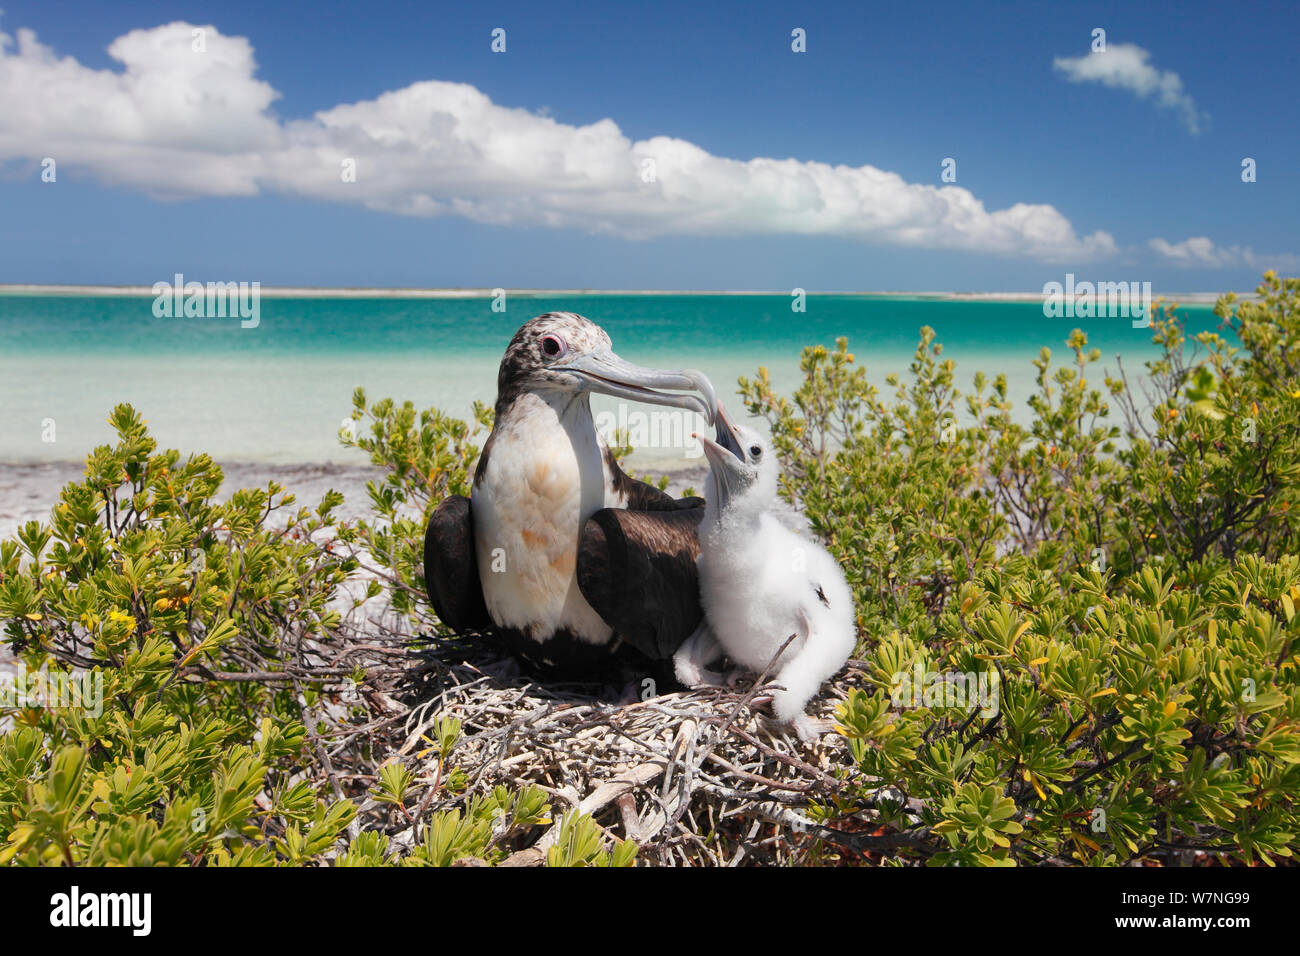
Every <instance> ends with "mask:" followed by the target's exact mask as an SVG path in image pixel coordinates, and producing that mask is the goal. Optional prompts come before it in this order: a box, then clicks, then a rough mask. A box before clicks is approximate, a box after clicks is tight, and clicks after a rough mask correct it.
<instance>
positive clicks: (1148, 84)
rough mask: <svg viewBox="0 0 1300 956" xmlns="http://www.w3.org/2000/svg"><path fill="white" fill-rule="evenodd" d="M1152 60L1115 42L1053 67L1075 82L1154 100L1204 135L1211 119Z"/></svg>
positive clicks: (1189, 128) (1064, 59) (1190, 129)
mask: <svg viewBox="0 0 1300 956" xmlns="http://www.w3.org/2000/svg"><path fill="white" fill-rule="evenodd" d="M1150 60H1151V54H1150V53H1149V52H1148V51H1146V50H1144V49H1142V47H1140V46H1136V45H1134V44H1132V43H1112V44H1110V45H1109V46H1107V48H1106V50H1105V51H1104V52H1100V53H1086V54H1084V55H1083V56H1076V57H1057V58H1056V59H1055V60H1053V61H1052V66H1053V68H1054V69H1056V70H1057V71H1058V72H1060V73H1064V74H1065V76H1066V78H1067V79H1068V80H1069V81H1070V82H1072V83H1101V84H1104V85H1105V86H1110V87H1114V88H1116V89H1122V90H1129V91H1130V92H1132V93H1134V94H1136V95H1137V96H1138V97H1139V98H1140V99H1149V100H1154V101H1155V103H1156V105H1157V106H1159V107H1161V108H1162V109H1168V110H1173V111H1174V112H1176V113H1178V115H1179V118H1180V119H1181V120H1182V123H1183V125H1184V126H1185V127H1187V131H1188V132H1189V133H1192V134H1197V133H1200V132H1201V129H1202V128H1203V127H1204V126H1205V125H1207V123H1208V121H1209V116H1208V115H1207V114H1204V113H1202V112H1201V111H1200V110H1199V109H1198V108H1197V106H1196V101H1195V100H1193V99H1192V97H1191V96H1190V95H1189V94H1188V93H1187V91H1186V90H1185V89H1183V80H1182V77H1180V76H1179V75H1178V74H1177V73H1175V72H1173V71H1172V70H1158V69H1156V68H1155V67H1154V66H1152V65H1151V62H1150Z"/></svg>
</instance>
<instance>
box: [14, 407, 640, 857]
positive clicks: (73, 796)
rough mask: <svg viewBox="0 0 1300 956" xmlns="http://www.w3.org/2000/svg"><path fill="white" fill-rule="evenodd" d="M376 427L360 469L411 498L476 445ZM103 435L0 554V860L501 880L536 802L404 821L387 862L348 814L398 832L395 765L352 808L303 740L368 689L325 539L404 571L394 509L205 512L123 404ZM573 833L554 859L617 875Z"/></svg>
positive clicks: (279, 501)
mask: <svg viewBox="0 0 1300 956" xmlns="http://www.w3.org/2000/svg"><path fill="white" fill-rule="evenodd" d="M380 415H381V420H380V422H379V423H378V424H377V426H376V427H377V428H378V429H379V433H378V434H377V435H376V436H375V438H374V440H373V444H372V445H371V449H372V453H373V454H374V455H375V456H376V457H377V458H380V459H382V460H383V461H385V462H387V463H389V465H390V467H392V468H393V470H394V472H395V473H397V474H399V475H401V476H402V477H403V478H404V479H405V478H406V477H408V476H409V475H410V474H412V473H413V471H414V470H416V469H419V470H420V472H421V474H422V476H423V477H424V478H426V479H428V480H429V485H428V487H429V494H430V495H437V494H440V493H441V489H440V488H437V487H435V486H434V482H435V481H436V480H437V479H438V476H448V475H455V476H458V477H457V478H454V479H447V481H444V485H443V486H442V487H443V488H445V487H448V484H447V482H448V481H453V480H460V481H463V477H464V468H465V467H467V464H466V463H467V462H470V461H472V460H473V457H474V455H475V454H476V450H473V449H471V448H469V446H467V445H465V444H463V443H460V444H453V445H452V447H451V448H450V450H449V449H448V448H447V447H443V446H441V445H440V441H441V438H442V437H443V433H442V431H441V429H443V428H444V427H447V428H448V429H449V430H450V431H451V432H453V433H455V434H460V435H462V438H463V437H464V433H463V429H464V428H465V426H464V425H463V423H455V424H454V425H448V423H447V422H446V420H444V419H440V418H437V417H436V416H435V417H433V418H430V417H428V416H426V418H425V420H424V425H425V428H424V431H423V432H422V433H421V434H420V436H419V437H418V439H414V436H411V416H410V414H409V412H408V411H407V410H396V411H395V410H393V409H391V407H390V406H383V408H382V411H381V413H380ZM109 422H110V424H112V426H113V428H114V429H115V431H116V432H117V442H116V444H115V445H113V446H104V447H100V448H97V449H95V451H94V452H93V453H92V454H91V455H90V456H89V458H88V459H87V462H86V472H85V477H84V480H82V481H81V482H77V483H74V484H70V485H68V486H67V487H65V488H64V489H63V491H62V493H61V494H60V497H59V503H58V505H57V506H56V507H55V508H54V510H53V513H52V518H51V523H50V524H49V525H43V524H40V523H39V522H29V523H28V524H26V525H25V526H23V527H22V528H21V529H20V530H19V532H18V534H17V537H16V539H15V540H6V541H3V542H0V621H3V622H4V637H5V640H6V642H7V644H8V645H9V647H10V648H11V649H12V651H13V652H14V653H15V654H16V655H17V658H18V664H19V666H20V667H21V668H22V669H23V672H24V673H23V683H24V685H26V684H28V683H29V682H30V683H31V685H32V687H31V688H27V687H24V688H23V697H24V699H23V700H21V701H16V702H15V703H16V704H18V705H20V706H17V707H15V708H13V709H10V710H8V711H7V713H8V722H9V723H10V726H8V727H7V728H6V729H5V730H4V732H3V733H2V734H0V863H10V864H23V865H36V864H54V865H64V864H66V865H160V864H161V865H178V864H199V863H202V864H209V865H241V866H242V865H275V864H288V865H300V864H307V863H318V862H328V861H330V860H337V861H338V862H339V863H340V864H343V865H379V864H381V863H392V862H400V863H403V864H409V865H434V866H445V865H451V864H452V863H455V862H457V861H458V860H459V859H460V858H461V857H462V856H472V857H475V858H479V859H481V860H483V861H485V862H497V861H499V860H500V859H501V858H502V857H504V855H505V849H504V848H505V847H507V846H508V845H509V843H508V841H509V840H510V839H512V838H513V837H514V836H516V835H518V834H519V833H520V832H524V831H527V830H529V828H533V827H536V826H538V825H539V824H541V823H543V822H549V815H550V808H549V806H548V805H547V803H546V801H545V799H544V796H545V795H544V794H543V793H542V792H541V791H538V790H536V789H535V788H533V789H524V790H522V791H520V792H517V793H511V792H508V791H507V790H505V788H497V789H494V790H492V791H490V792H489V793H487V794H475V795H472V796H470V797H469V798H468V799H467V800H466V801H464V802H465V807H464V813H463V816H462V812H461V809H460V808H454V809H449V810H440V811H438V812H436V813H433V814H431V815H430V816H429V817H428V818H427V819H422V820H420V821H419V824H420V831H419V839H418V841H417V842H416V843H415V844H414V845H413V846H411V847H409V848H408V849H398V848H397V847H395V846H393V845H392V844H391V841H390V839H389V836H388V834H387V833H386V832H381V831H379V830H376V829H370V830H367V831H363V830H361V829H360V826H359V817H358V807H359V806H363V805H365V801H366V800H367V799H368V798H373V800H372V802H374V803H376V804H379V805H382V804H383V802H384V801H389V802H390V803H393V804H396V805H397V806H398V807H399V808H400V813H401V814H402V815H405V816H406V817H407V818H409V817H410V814H409V813H408V812H407V810H406V808H405V807H402V806H401V804H402V796H403V794H402V789H403V784H402V781H403V773H404V768H403V767H402V765H401V764H400V763H398V762H387V763H386V765H385V766H384V767H383V769H382V771H381V772H380V773H379V774H378V775H377V779H376V780H375V787H374V789H373V791H372V792H369V793H368V792H367V791H366V789H365V788H356V787H355V786H353V787H351V788H349V789H350V792H348V793H345V792H344V790H343V787H342V786H341V785H340V784H339V782H338V780H337V779H336V777H335V775H334V773H333V772H332V771H331V770H330V769H329V759H328V757H327V756H326V755H325V742H324V741H323V740H322V739H321V737H322V735H323V734H325V733H327V732H328V730H329V728H330V727H331V726H335V727H337V726H338V724H339V719H338V718H337V717H334V718H331V720H332V723H331V720H326V710H327V709H328V708H329V707H332V708H333V711H332V712H336V711H337V710H338V705H337V694H336V693H335V692H336V691H337V690H338V688H339V686H340V685H342V684H344V683H345V682H350V683H352V684H353V685H356V684H360V683H361V682H364V681H366V680H367V675H366V673H365V672H364V670H362V669H360V668H347V667H338V666H335V665H334V664H332V663H331V661H332V660H335V659H342V658H343V657H345V656H346V655H338V654H333V655H332V654H330V653H329V651H330V650H331V649H337V648H338V647H340V646H342V647H344V648H347V647H353V646H355V642H356V641H357V640H358V638H359V639H360V640H366V639H367V638H366V636H365V635H364V634H362V635H357V634H355V633H353V632H352V631H351V630H350V628H349V626H348V625H347V623H346V622H345V621H344V619H343V613H342V612H341V611H340V609H339V608H340V607H343V608H346V607H347V605H348V604H349V603H351V604H352V605H353V606H355V605H356V604H357V603H358V599H356V598H351V597H350V596H349V595H348V594H346V593H345V592H344V591H343V590H342V587H343V585H344V583H345V582H346V581H348V580H349V578H350V577H352V576H353V575H354V573H355V572H356V571H357V570H358V560H357V558H355V557H354V556H352V555H351V554H350V549H349V548H348V547H346V546H340V545H341V543H342V541H341V539H342V538H344V537H348V538H353V539H358V538H360V539H364V540H366V541H367V542H368V543H372V544H374V543H380V544H383V545H386V546H387V547H388V548H389V550H388V551H387V552H385V553H384V559H385V560H387V561H391V562H392V563H393V564H394V565H395V566H396V567H397V568H398V569H399V570H401V571H402V572H403V573H405V574H407V576H408V578H409V577H410V569H409V567H407V565H405V564H403V562H405V561H408V560H409V556H408V554H407V552H406V551H405V550H404V549H405V548H406V546H407V545H408V544H409V543H410V542H408V541H406V540H405V538H403V539H401V540H398V538H397V535H398V534H399V533H402V532H409V533H411V534H414V530H412V529H413V527H414V526H413V525H412V526H411V527H409V528H408V526H407V525H401V526H399V528H398V530H397V531H394V530H393V529H392V528H391V527H387V526H383V525H382V519H383V518H384V517H389V516H391V515H392V514H393V513H394V512H395V510H396V508H395V505H394V504H393V499H392V498H391V497H390V495H389V494H388V493H387V492H386V490H385V488H372V497H374V498H375V500H376V507H377V509H379V510H380V513H381V521H380V522H379V524H380V527H379V528H376V529H371V528H370V527H369V526H368V525H364V524H363V525H362V528H361V530H360V531H358V530H357V529H355V528H348V527H344V526H342V525H340V524H339V523H338V522H337V521H336V520H335V518H334V516H333V511H334V509H335V508H337V506H338V505H339V504H340V503H341V501H342V496H341V495H339V494H337V493H336V492H332V491H331V492H329V493H327V494H326V495H325V497H324V498H323V499H322V501H321V502H320V504H319V505H318V506H317V507H316V508H315V509H310V510H309V509H306V508H300V509H297V510H291V507H290V506H291V505H293V503H294V500H293V497H292V496H291V495H287V494H285V493H284V490H283V489H282V488H280V487H279V486H278V485H275V484H271V485H269V486H268V487H267V488H265V489H251V490H250V489H243V490H237V491H235V492H233V493H232V494H231V495H230V498H229V500H228V501H226V502H218V501H217V500H216V497H215V496H216V495H217V493H218V491H219V490H220V486H221V482H222V472H221V469H220V468H219V467H217V466H216V465H215V464H214V463H213V462H212V460H211V459H210V458H208V457H207V456H205V455H197V456H192V457H190V458H188V459H186V460H185V461H181V458H180V455H179V454H178V453H177V452H175V451H165V452H157V451H156V448H155V443H154V441H153V439H152V438H150V437H149V434H148V431H147V429H146V427H145V423H144V422H143V421H142V420H141V418H140V416H139V415H138V414H137V413H136V412H135V410H134V409H132V408H131V407H129V406H126V405H121V406H118V407H117V408H115V409H114V410H113V413H112V415H111V416H110V418H109ZM407 437H413V444H405V443H404V442H405V440H406V438H407ZM450 487H451V488H453V489H455V488H457V487H459V486H458V485H454V484H452V485H450ZM403 520H409V519H403ZM411 586H414V584H412V585H411ZM375 590H376V588H375V586H374V585H373V582H372V585H371V587H370V588H369V589H368V591H367V593H368V594H374V593H375ZM403 593H405V592H403V591H402V590H400V588H394V589H393V590H392V591H391V594H392V596H393V601H394V602H396V601H397V600H398V599H399V596H400V595H401V594H403ZM406 606H407V607H410V605H409V604H408V605H406ZM349 642H352V643H349ZM35 675H40V681H41V683H40V684H39V685H38V684H36V683H35V680H36V677H35ZM74 677H75V679H74ZM33 688H34V691H33V692H34V693H35V696H36V698H37V699H35V700H34V701H29V700H28V699H27V698H28V696H29V695H28V693H27V691H28V690H32V689H33ZM55 690H57V691H58V693H59V694H60V696H58V697H57V698H55V697H53V696H52V695H53V693H54V691H55ZM47 691H49V693H47ZM0 703H2V702H0ZM28 703H32V704H33V706H25V705H26V704H28ZM327 705H328V707H327ZM0 713H6V712H3V711H0ZM347 719H348V717H347V716H345V717H344V718H342V720H343V722H344V723H346V720H347ZM459 733H460V728H459V725H458V723H456V722H455V721H450V720H444V721H440V722H439V723H438V726H437V729H436V730H435V734H436V736H437V738H438V739H437V742H436V747H437V748H438V751H439V755H440V761H441V762H440V764H439V769H440V773H441V781H442V783H443V784H444V787H445V789H446V790H447V791H448V792H451V791H452V790H453V788H455V787H456V786H457V783H458V782H459V788H460V789H464V774H463V773H460V772H459V771H457V770H455V769H454V768H451V767H445V768H444V767H443V764H444V763H445V762H446V760H447V757H448V756H449V755H450V753H451V750H452V748H453V747H454V745H455V742H456V739H457V737H458V736H459ZM379 759H385V758H383V757H382V756H381V757H380V758H379ZM407 776H408V777H409V775H407ZM373 817H374V813H373V811H372V812H371V813H370V818H371V819H373ZM586 819H587V823H588V824H589V823H590V820H589V818H586ZM581 825H582V821H575V824H574V826H579V827H580V826H581ZM349 829H350V830H351V831H352V832H351V837H352V838H351V840H350V842H349V841H348V840H347V839H346V833H345V831H348V830H349ZM580 834H581V836H582V839H579V840H576V841H574V842H575V847H574V848H573V849H572V851H570V850H565V851H564V852H561V853H559V854H558V855H554V856H553V859H551V860H550V862H551V863H553V864H554V865H587V864H592V863H595V864H609V863H610V862H611V861H613V862H614V863H616V864H618V865H626V864H627V863H630V861H631V859H632V855H633V854H634V852H635V846H624V845H623V844H615V845H614V847H613V849H612V850H611V851H608V852H607V851H605V850H604V849H602V845H601V843H600V842H599V841H597V844H596V846H595V848H594V849H593V848H592V846H591V843H590V840H588V839H587V836H589V835H590V834H589V832H588V831H586V830H582V831H580Z"/></svg>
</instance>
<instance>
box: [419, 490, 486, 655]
mask: <svg viewBox="0 0 1300 956" xmlns="http://www.w3.org/2000/svg"><path fill="white" fill-rule="evenodd" d="M424 584H425V587H426V588H427V589H428V592H429V602H430V603H431V604H432V605H433V609H434V611H435V612H437V614H438V618H439V619H440V620H441V621H442V623H444V624H446V625H447V626H448V627H450V628H451V629H452V630H453V631H455V632H456V633H457V634H464V633H466V632H468V631H475V630H481V629H483V628H485V627H487V626H488V624H490V623H491V619H490V618H489V617H488V612H487V605H486V604H484V603H483V587H482V585H481V584H480V582H479V577H478V556H477V554H476V553H475V550H474V516H473V514H472V513H471V512H470V507H469V499H468V498H466V497H465V496H464V495H452V496H451V497H449V498H447V499H445V500H444V501H443V502H442V503H441V504H440V505H438V507H437V508H436V509H435V510H434V512H433V517H432V518H430V519H429V527H428V530H427V531H425V533H424Z"/></svg>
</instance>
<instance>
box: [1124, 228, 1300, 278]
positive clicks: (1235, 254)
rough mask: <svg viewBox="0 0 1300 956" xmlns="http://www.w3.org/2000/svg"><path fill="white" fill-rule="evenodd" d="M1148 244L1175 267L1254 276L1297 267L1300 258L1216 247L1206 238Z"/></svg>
mask: <svg viewBox="0 0 1300 956" xmlns="http://www.w3.org/2000/svg"><path fill="white" fill-rule="evenodd" d="M1147 244H1148V245H1149V246H1150V247H1151V248H1152V249H1154V250H1155V251H1156V252H1157V253H1158V254H1159V255H1160V256H1162V257H1163V258H1164V259H1165V260H1166V261H1168V262H1170V263H1172V264H1173V265H1177V266H1187V267H1196V268H1208V269H1230V268H1240V267H1249V268H1251V269H1254V270H1255V271H1257V272H1263V271H1264V270H1266V269H1275V270H1280V269H1295V268H1297V267H1300V256H1295V255H1291V254H1289V253H1274V254H1271V255H1268V254H1263V253H1257V252H1255V251H1254V250H1253V249H1251V248H1250V247H1249V246H1216V245H1215V244H1214V242H1213V240H1211V239H1210V238H1209V237H1208V236H1192V237H1191V238H1188V239H1184V240H1183V241H1182V242H1169V241H1167V240H1165V239H1160V238H1156V239H1152V240H1151V241H1150V242H1149V243H1147Z"/></svg>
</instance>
